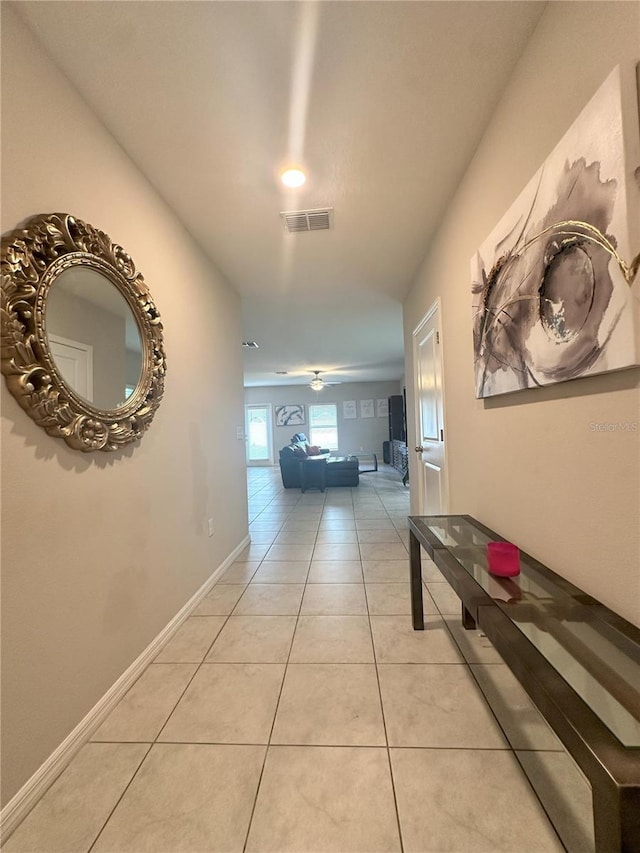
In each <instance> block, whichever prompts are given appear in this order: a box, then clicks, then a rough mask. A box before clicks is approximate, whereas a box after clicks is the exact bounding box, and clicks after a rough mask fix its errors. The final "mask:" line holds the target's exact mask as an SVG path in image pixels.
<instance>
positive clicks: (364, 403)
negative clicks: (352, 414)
mask: <svg viewBox="0 0 640 853" xmlns="http://www.w3.org/2000/svg"><path fill="white" fill-rule="evenodd" d="M360 417H361V418H375V412H374V409H373V400H360Z"/></svg>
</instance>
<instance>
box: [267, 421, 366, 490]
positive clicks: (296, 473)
mask: <svg viewBox="0 0 640 853" xmlns="http://www.w3.org/2000/svg"><path fill="white" fill-rule="evenodd" d="M309 451H310V452H309ZM311 457H315V458H316V460H317V463H313V462H311V463H309V462H306V460H307V459H310V458H311ZM323 460H324V461H323ZM305 463H306V464H319V465H320V464H326V469H325V471H324V472H323V473H324V481H323V482H324V485H325V486H327V487H330V486H350V487H353V486H357V485H358V484H359V482H360V471H359V462H358V458H357V457H356V456H349V457H345V456H331V454H330V451H329V450H327V449H326V448H322V447H320V448H313V447H312V446H311V445H310V444H309V443H308V441H307V439H306V436H304V434H303V433H296V435H294V437H293V438H292V440H291V444H289V445H287V447H283V448H282V450H281V451H280V474H281V476H282V485H283V486H284V487H285V489H300V488H301V487H302V479H301V470H302V469H301V466H302V465H304V464H305ZM305 479H308V478H305Z"/></svg>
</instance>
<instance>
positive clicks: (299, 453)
mask: <svg viewBox="0 0 640 853" xmlns="http://www.w3.org/2000/svg"><path fill="white" fill-rule="evenodd" d="M293 455H294V456H299V457H300V458H301V459H304V458H305V457H306V455H307V454H306V453H305V452H304V448H302V447H294V448H293Z"/></svg>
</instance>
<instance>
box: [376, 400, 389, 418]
mask: <svg viewBox="0 0 640 853" xmlns="http://www.w3.org/2000/svg"><path fill="white" fill-rule="evenodd" d="M376 417H377V418H387V417H389V400H388V399H384V400H376Z"/></svg>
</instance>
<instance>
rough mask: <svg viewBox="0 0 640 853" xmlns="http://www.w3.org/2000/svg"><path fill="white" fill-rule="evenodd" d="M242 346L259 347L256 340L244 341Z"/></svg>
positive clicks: (248, 347) (247, 347)
mask: <svg viewBox="0 0 640 853" xmlns="http://www.w3.org/2000/svg"><path fill="white" fill-rule="evenodd" d="M242 346H243V347H246V349H258V344H257V343H256V342H255V341H242Z"/></svg>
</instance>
